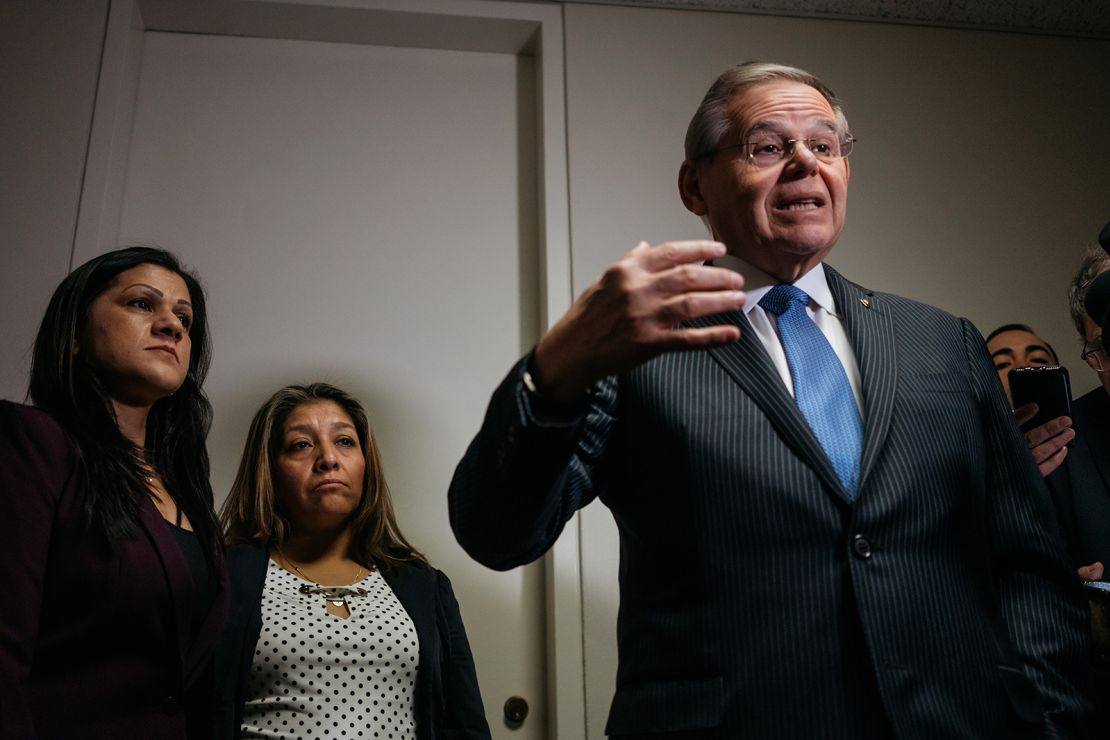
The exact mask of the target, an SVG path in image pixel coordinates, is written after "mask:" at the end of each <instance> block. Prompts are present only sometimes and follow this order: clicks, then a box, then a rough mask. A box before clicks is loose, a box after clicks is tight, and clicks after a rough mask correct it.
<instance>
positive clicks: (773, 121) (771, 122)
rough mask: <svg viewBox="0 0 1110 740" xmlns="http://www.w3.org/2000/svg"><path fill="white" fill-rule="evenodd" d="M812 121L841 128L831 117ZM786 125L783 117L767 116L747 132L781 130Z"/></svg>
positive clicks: (831, 127) (829, 127) (828, 127)
mask: <svg viewBox="0 0 1110 740" xmlns="http://www.w3.org/2000/svg"><path fill="white" fill-rule="evenodd" d="M810 123H816V124H818V125H820V126H824V127H825V128H827V129H829V130H830V131H837V130H839V129H840V126H839V124H837V122H836V121H834V120H832V119H831V118H823V117H822V118H815V119H813V120H812V121H810ZM785 126H786V122H785V121H783V120H782V119H781V118H765V119H763V120H762V121H756V122H755V123H753V124H752V125H751V126H749V127H748V131H747V132H748V133H749V134H751V133H754V132H756V131H766V130H768V129H770V130H773V131H781V130H782V129H783V128H784V127H785Z"/></svg>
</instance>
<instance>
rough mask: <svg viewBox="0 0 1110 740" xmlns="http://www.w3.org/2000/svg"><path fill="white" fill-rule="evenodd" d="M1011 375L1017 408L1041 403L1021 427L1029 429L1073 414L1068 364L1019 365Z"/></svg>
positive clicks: (1011, 390)
mask: <svg viewBox="0 0 1110 740" xmlns="http://www.w3.org/2000/svg"><path fill="white" fill-rule="evenodd" d="M1009 378H1010V395H1011V396H1012V397H1013V399H1014V408H1015V409H1016V408H1020V407H1022V406H1024V405H1025V404H1027V403H1035V404H1037V406H1038V409H1037V414H1036V416H1034V417H1033V418H1032V419H1030V420H1029V421H1027V422H1025V423H1024V424H1022V425H1021V431H1023V432H1027V431H1029V430H1030V429H1032V428H1033V427H1039V426H1040V425H1041V424H1044V423H1046V422H1049V421H1052V420H1053V419H1055V418H1057V417H1059V416H1071V382H1070V381H1069V380H1068V370H1067V368H1063V367H1060V366H1059V365H1052V366H1048V367H1015V368H1014V369H1013V370H1011V371H1010V376H1009Z"/></svg>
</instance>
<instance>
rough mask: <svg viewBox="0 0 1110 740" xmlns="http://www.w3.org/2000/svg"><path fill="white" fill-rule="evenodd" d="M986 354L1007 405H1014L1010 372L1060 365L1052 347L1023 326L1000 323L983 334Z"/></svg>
mask: <svg viewBox="0 0 1110 740" xmlns="http://www.w3.org/2000/svg"><path fill="white" fill-rule="evenodd" d="M987 351H988V352H990V353H991V360H993V361H994V369H995V370H997V371H998V377H999V379H1000V380H1001V381H1002V388H1003V389H1004V390H1005V391H1006V398H1008V399H1010V403H1011V404H1012V403H1013V402H1014V399H1013V396H1011V395H1010V371H1011V370H1013V369H1014V368H1020V367H1047V366H1049V365H1058V364H1060V360H1059V359H1058V358H1057V356H1056V350H1054V349H1052V345H1050V344H1049V343H1048V342H1046V341H1045V340H1043V339H1041V338H1040V337H1039V336H1037V334H1036V332H1034V331H1033V330H1032V329H1031V328H1030V327H1028V326H1026V325H1025V324H1003V325H1002V326H1000V327H998V328H997V329H995V330H994V331H992V332H991V333H990V334H988V335H987Z"/></svg>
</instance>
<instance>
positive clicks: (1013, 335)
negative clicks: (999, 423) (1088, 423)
mask: <svg viewBox="0 0 1110 740" xmlns="http://www.w3.org/2000/svg"><path fill="white" fill-rule="evenodd" d="M987 350H988V351H989V352H990V354H991V360H992V361H993V362H994V368H995V370H997V371H998V378H999V380H1001V381H1002V388H1003V390H1005V391H1006V398H1008V399H1009V401H1010V405H1011V406H1013V407H1014V418H1015V419H1016V420H1017V423H1018V426H1020V427H1021V429H1022V432H1023V433H1024V434H1025V441H1026V444H1028V445H1029V452H1030V453H1031V454H1032V455H1033V461H1034V462H1035V463H1037V468H1038V469H1039V470H1040V471H1041V475H1042V476H1048V475H1050V474H1051V473H1052V472H1053V471H1055V470H1056V469H1057V468H1059V467H1060V465H1061V464H1062V463H1063V462H1064V458H1065V457H1067V454H1068V445H1069V444H1071V442H1072V440H1074V439H1075V430H1074V429H1073V428H1072V420H1071V417H1070V416H1068V415H1061V416H1056V417H1054V418H1051V419H1048V420H1047V421H1044V422H1043V423H1040V424H1037V425H1035V426H1032V427H1031V428H1027V425H1028V424H1029V423H1030V422H1032V421H1033V420H1034V417H1035V416H1036V415H1037V414H1038V412H1039V410H1040V409H1039V408H1038V406H1037V404H1036V403H1021V404H1018V403H1015V402H1014V395H1013V391H1012V389H1011V387H1010V372H1011V371H1013V370H1018V369H1022V368H1047V367H1051V366H1058V365H1059V364H1060V360H1059V358H1058V357H1057V355H1056V350H1054V349H1053V348H1052V345H1051V344H1049V343H1048V342H1046V341H1045V340H1044V339H1041V338H1040V337H1039V336H1038V335H1037V333H1036V332H1034V331H1033V329H1031V328H1030V327H1028V326H1026V325H1025V324H1004V325H1002V326H1000V327H998V328H997V329H995V330H994V331H992V332H991V333H990V334H988V335H987ZM1061 369H1062V368H1061ZM1066 373H1067V371H1066V370H1065V371H1064V375H1065V378H1066ZM1062 387H1063V388H1065V391H1064V394H1063V397H1062V399H1058V400H1060V401H1061V402H1062V405H1064V406H1066V405H1067V404H1068V402H1069V401H1070V400H1071V398H1070V395H1071V394H1070V392H1069V391H1067V390H1066V385H1064V386H1062ZM1046 405H1048V404H1046ZM1058 405H1060V404H1052V406H1053V407H1055V406H1058Z"/></svg>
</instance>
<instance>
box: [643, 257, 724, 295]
mask: <svg viewBox="0 0 1110 740" xmlns="http://www.w3.org/2000/svg"><path fill="white" fill-rule="evenodd" d="M656 274H657V277H656V279H655V286H654V287H655V290H656V291H657V292H658V293H659V294H660V295H663V296H672V295H678V294H680V293H693V292H696V291H709V290H740V289H741V288H743V287H744V277H743V276H742V275H741V274H740V273H738V272H736V271H735V270H729V269H728V268H726V267H711V266H708V265H702V264H687V265H680V266H678V267H672V268H671V269H669V270H665V271H663V272H660V273H656Z"/></svg>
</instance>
